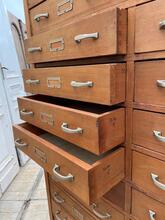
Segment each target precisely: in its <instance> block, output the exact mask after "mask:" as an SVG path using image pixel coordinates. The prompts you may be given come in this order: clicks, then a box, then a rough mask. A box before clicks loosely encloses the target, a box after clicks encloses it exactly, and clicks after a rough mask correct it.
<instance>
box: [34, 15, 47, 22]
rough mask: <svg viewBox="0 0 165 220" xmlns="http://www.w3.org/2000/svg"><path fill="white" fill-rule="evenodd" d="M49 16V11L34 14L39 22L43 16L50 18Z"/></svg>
mask: <svg viewBox="0 0 165 220" xmlns="http://www.w3.org/2000/svg"><path fill="white" fill-rule="evenodd" d="M48 17H49V13H41V14H38V15H35V16H34V20H35V21H37V22H40V20H41V18H48Z"/></svg>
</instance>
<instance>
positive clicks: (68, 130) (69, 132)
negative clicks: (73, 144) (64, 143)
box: [61, 122, 83, 134]
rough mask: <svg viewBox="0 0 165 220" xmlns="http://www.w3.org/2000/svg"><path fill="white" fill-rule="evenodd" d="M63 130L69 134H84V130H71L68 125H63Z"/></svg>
mask: <svg viewBox="0 0 165 220" xmlns="http://www.w3.org/2000/svg"><path fill="white" fill-rule="evenodd" d="M61 129H62V130H63V131H64V132H65V133H68V134H82V133H83V129H82V128H76V129H71V128H68V124H67V123H65V122H64V123H63V124H62V125H61Z"/></svg>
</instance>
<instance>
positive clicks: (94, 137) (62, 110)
mask: <svg viewBox="0 0 165 220" xmlns="http://www.w3.org/2000/svg"><path fill="white" fill-rule="evenodd" d="M18 103H19V109H20V116H21V118H22V119H23V120H24V121H27V122H29V123H30V124H33V125H35V126H37V127H39V128H42V129H44V130H46V131H48V132H50V133H52V134H54V135H57V136H58V137H61V138H63V139H65V140H67V141H69V142H71V143H73V144H75V145H78V146H79V147H81V148H84V149H86V150H88V151H90V152H93V153H94V154H98V155H99V154H101V153H104V152H106V151H108V150H109V149H112V148H113V147H115V146H117V145H119V144H122V143H123V142H124V139H125V138H124V136H125V109H124V108H118V109H115V110H113V109H112V108H111V107H108V108H107V106H100V105H93V104H90V103H80V102H76V101H72V102H71V101H70V100H60V99H56V98H51V97H45V96H40V95H34V96H31V97H27V98H26V97H25V98H19V100H18Z"/></svg>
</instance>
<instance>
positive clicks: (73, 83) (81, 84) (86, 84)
mask: <svg viewBox="0 0 165 220" xmlns="http://www.w3.org/2000/svg"><path fill="white" fill-rule="evenodd" d="M70 85H71V86H72V87H74V88H80V87H92V86H93V82H92V81H88V82H77V81H71V83H70Z"/></svg>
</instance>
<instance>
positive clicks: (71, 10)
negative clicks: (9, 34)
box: [29, 0, 125, 35]
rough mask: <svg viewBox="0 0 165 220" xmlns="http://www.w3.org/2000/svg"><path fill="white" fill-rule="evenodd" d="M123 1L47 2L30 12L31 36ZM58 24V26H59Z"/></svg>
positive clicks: (59, 0)
mask: <svg viewBox="0 0 165 220" xmlns="http://www.w3.org/2000/svg"><path fill="white" fill-rule="evenodd" d="M123 1H125V0H111V2H110V1H109V0H100V1H91V2H89V1H84V0H79V1H73V0H58V1H55V0H47V1H45V2H43V3H42V4H40V5H38V6H37V7H35V8H33V9H31V10H30V12H29V14H30V23H31V32H32V35H35V34H38V33H41V32H43V31H47V30H50V29H51V26H52V25H54V26H57V25H60V24H61V22H63V21H66V22H67V23H70V21H74V20H75V21H76V20H77V16H85V15H87V14H92V13H95V12H96V11H97V10H98V9H99V10H100V7H102V6H103V7H105V6H108V7H109V6H110V4H111V5H113V4H119V3H120V2H123ZM59 23H60V24H59Z"/></svg>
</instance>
